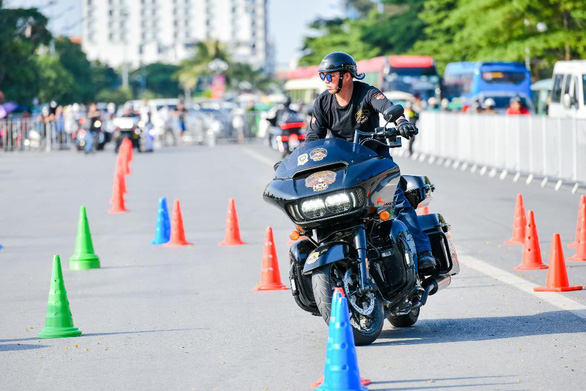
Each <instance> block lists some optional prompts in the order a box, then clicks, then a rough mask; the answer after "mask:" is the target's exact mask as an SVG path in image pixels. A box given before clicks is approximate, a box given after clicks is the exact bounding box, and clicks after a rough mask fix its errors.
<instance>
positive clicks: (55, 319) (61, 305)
mask: <svg viewBox="0 0 586 391" xmlns="http://www.w3.org/2000/svg"><path fill="white" fill-rule="evenodd" d="M80 335H81V331H80V330H78V329H77V328H76V327H74V326H73V318H72V316H71V311H70V310H69V300H67V291H66V290H65V283H64V281H63V271H62V270H61V259H60V258H59V255H55V256H54V257H53V272H52V275H51V288H50V289H49V302H48V303H47V316H46V318H45V327H44V328H43V329H42V330H41V332H40V333H39V338H66V337H79V336H80Z"/></svg>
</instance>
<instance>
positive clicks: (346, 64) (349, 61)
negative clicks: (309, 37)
mask: <svg viewBox="0 0 586 391" xmlns="http://www.w3.org/2000/svg"><path fill="white" fill-rule="evenodd" d="M318 72H328V73H329V72H348V73H350V74H351V75H352V77H354V78H356V79H358V80H362V79H364V73H358V71H357V69H356V61H354V59H353V58H352V56H351V55H349V54H346V53H344V52H333V53H330V54H328V55H327V56H325V57H324V59H323V60H321V64H319V69H318Z"/></svg>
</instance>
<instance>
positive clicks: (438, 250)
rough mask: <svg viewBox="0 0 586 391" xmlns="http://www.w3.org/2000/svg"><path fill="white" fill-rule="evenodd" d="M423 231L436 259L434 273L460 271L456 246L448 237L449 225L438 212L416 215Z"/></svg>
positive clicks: (454, 272) (448, 273) (456, 272)
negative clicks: (436, 264)
mask: <svg viewBox="0 0 586 391" xmlns="http://www.w3.org/2000/svg"><path fill="white" fill-rule="evenodd" d="M417 217H418V219H419V225H420V226H421V229H423V232H425V233H426V234H427V236H428V237H429V241H430V243H431V251H432V253H433V255H434V257H435V258H436V259H437V260H438V266H437V267H436V270H435V271H434V274H436V273H437V274H447V275H455V274H458V273H459V272H460V265H459V263H458V255H457V253H456V248H455V247H454V244H453V243H452V240H451V238H450V225H449V224H448V223H447V222H446V220H445V219H444V218H443V216H442V215H441V214H439V213H431V214H428V215H422V216H417Z"/></svg>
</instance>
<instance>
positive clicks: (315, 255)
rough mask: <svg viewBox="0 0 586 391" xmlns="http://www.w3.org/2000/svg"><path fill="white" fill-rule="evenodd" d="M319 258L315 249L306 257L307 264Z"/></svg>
mask: <svg viewBox="0 0 586 391" xmlns="http://www.w3.org/2000/svg"><path fill="white" fill-rule="evenodd" d="M318 258H319V253H318V252H317V251H316V252H314V253H311V254H309V257H307V261H306V262H307V264H308V265H311V264H312V263H314V262H315V261H317V259H318Z"/></svg>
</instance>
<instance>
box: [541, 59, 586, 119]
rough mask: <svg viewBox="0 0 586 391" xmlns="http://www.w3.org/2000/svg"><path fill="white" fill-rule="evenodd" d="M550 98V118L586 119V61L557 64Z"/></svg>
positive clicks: (554, 69)
mask: <svg viewBox="0 0 586 391" xmlns="http://www.w3.org/2000/svg"><path fill="white" fill-rule="evenodd" d="M550 96H551V101H550V103H549V110H548V114H549V116H550V117H556V118H585V119H586V60H575V61H558V62H556V63H555V66H554V68H553V89H552V91H551V95H550Z"/></svg>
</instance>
